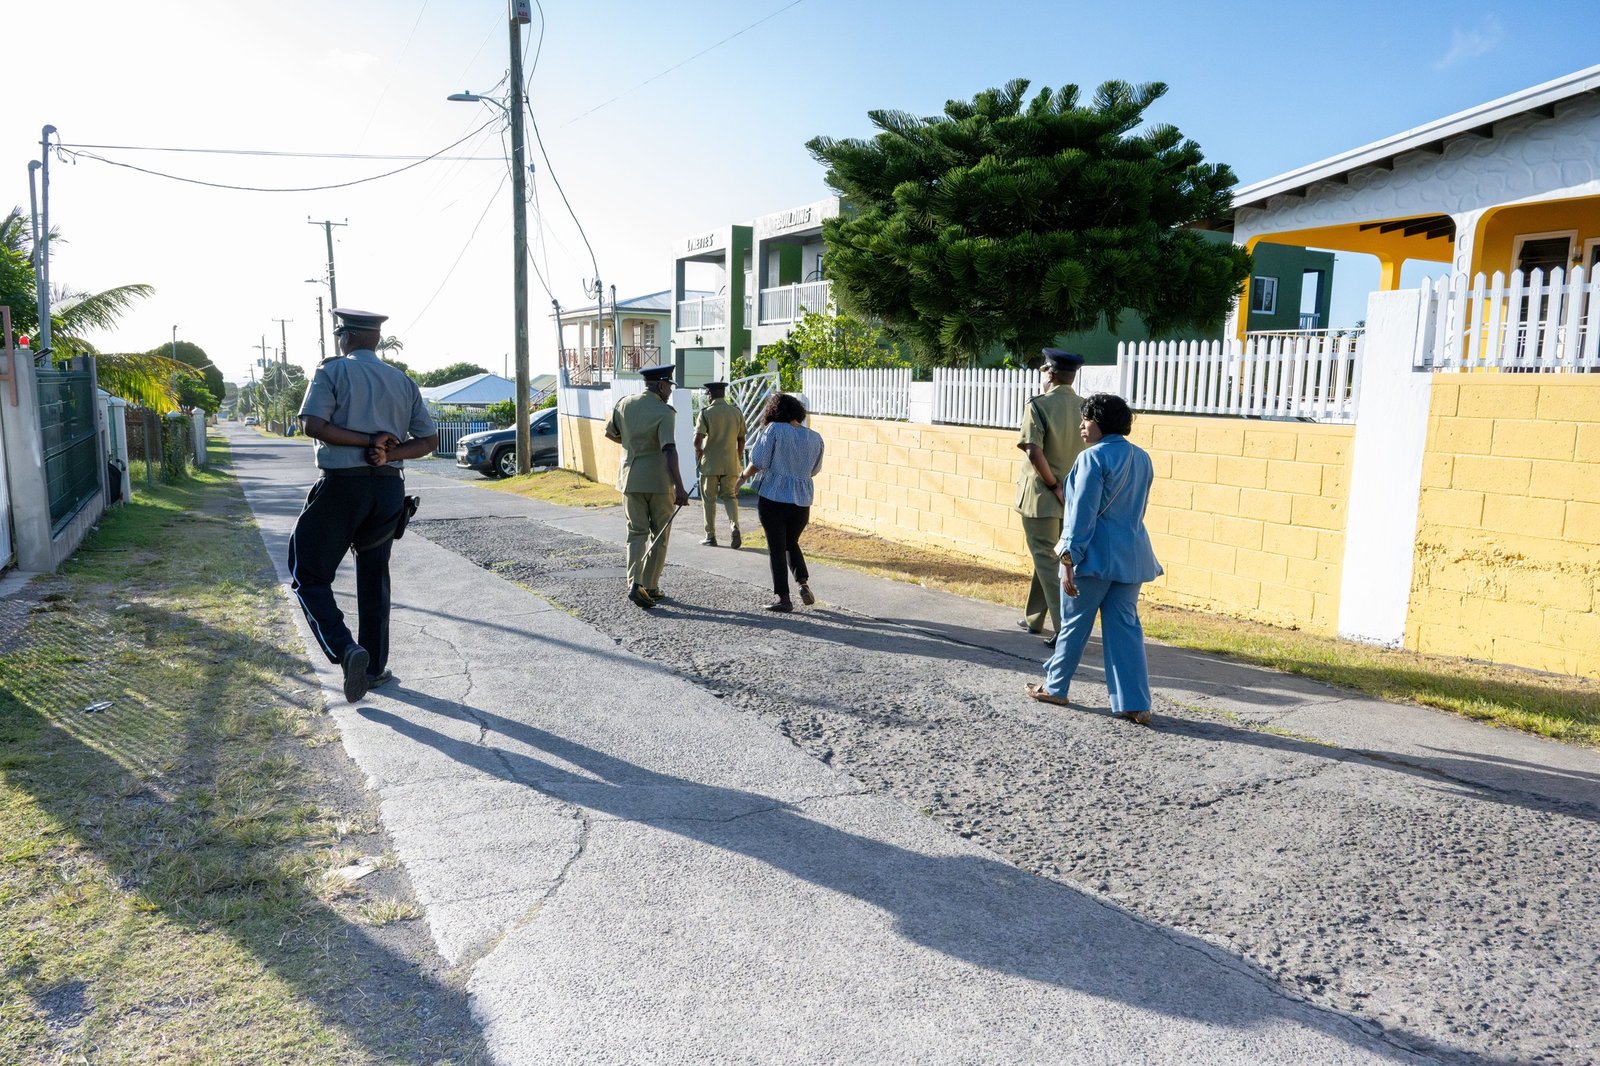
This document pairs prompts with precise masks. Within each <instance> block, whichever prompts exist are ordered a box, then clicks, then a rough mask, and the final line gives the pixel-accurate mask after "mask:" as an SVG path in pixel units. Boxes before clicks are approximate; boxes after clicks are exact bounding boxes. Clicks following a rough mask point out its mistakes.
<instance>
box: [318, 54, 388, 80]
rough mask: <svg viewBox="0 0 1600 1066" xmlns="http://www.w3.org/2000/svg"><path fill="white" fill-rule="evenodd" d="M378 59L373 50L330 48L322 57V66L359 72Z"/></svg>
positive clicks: (347, 71) (350, 72)
mask: <svg viewBox="0 0 1600 1066" xmlns="http://www.w3.org/2000/svg"><path fill="white" fill-rule="evenodd" d="M377 61H378V57H377V56H375V55H373V54H372V53H371V52H346V51H344V50H343V49H340V48H330V49H329V50H328V54H327V55H325V56H323V57H322V66H323V67H324V68H326V69H328V70H340V71H344V72H346V73H349V74H359V73H361V72H362V71H364V70H366V69H367V68H368V67H370V66H372V64H374V63H376V62H377Z"/></svg>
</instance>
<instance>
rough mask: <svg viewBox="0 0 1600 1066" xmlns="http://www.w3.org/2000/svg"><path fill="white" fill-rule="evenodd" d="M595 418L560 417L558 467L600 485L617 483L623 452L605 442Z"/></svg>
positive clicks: (600, 422)
mask: <svg viewBox="0 0 1600 1066" xmlns="http://www.w3.org/2000/svg"><path fill="white" fill-rule="evenodd" d="M605 425H606V424H605V423H604V422H602V421H600V420H599V419H598V418H574V417H572V416H570V415H562V416H561V465H563V466H565V467H568V468H570V469H572V470H576V471H578V473H580V474H582V475H584V476H585V477H587V478H589V479H590V480H591V481H598V482H600V483H601V484H603V485H615V484H616V483H617V470H618V469H619V468H620V467H621V465H622V449H621V448H619V447H617V446H616V445H615V444H613V443H611V442H610V441H608V440H606V435H605V432H604V430H605Z"/></svg>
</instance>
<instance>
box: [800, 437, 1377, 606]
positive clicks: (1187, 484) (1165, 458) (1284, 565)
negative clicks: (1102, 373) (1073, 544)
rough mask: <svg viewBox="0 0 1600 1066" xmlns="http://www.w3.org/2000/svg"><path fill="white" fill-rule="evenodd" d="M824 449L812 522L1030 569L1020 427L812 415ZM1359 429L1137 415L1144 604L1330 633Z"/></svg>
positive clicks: (1021, 569) (1342, 555)
mask: <svg viewBox="0 0 1600 1066" xmlns="http://www.w3.org/2000/svg"><path fill="white" fill-rule="evenodd" d="M812 422H813V426H814V428H815V429H816V430H817V432H819V433H821V434H822V435H823V438H824V439H825V440H826V441H827V448H828V451H827V457H826V460H825V462H824V464H823V471H822V473H821V474H820V475H819V476H818V478H817V495H816V502H815V504H814V506H813V509H812V514H813V515H814V516H815V517H816V518H817V519H818V520H819V521H825V522H828V523H830V524H834V525H841V526H846V527H849V528H854V529H859V530H864V531H867V532H873V533H877V534H878V535H879V536H883V537H887V538H889V539H897V540H902V541H905V542H907V543H913V544H921V545H926V546H931V547H945V548H951V549H954V550H956V551H960V552H962V553H964V554H967V555H973V556H977V557H979V558H983V559H987V560H990V561H992V562H995V563H998V564H1000V565H1004V566H1009V567H1013V568H1015V569H1016V570H1017V571H1018V572H1019V573H1024V572H1026V571H1027V569H1028V566H1029V563H1028V559H1027V556H1026V554H1025V552H1024V550H1023V543H1022V526H1021V523H1020V522H1019V520H1018V518H1017V515H1016V512H1015V511H1013V510H1012V502H1013V501H1014V500H1015V498H1016V479H1017V473H1018V471H1019V469H1020V468H1021V462H1022V458H1021V453H1020V452H1018V451H1017V449H1016V431H1015V430H999V429H977V428H968V427H961V426H924V425H915V424H909V423H904V422H875V421H872V420H869V419H856V418H832V417H827V416H821V415H819V416H815V417H814V418H813V419H812ZM1352 438H1353V430H1352V429H1351V428H1350V427H1348V426H1317V425H1307V424H1299V423H1277V422H1248V421H1244V420H1236V419H1218V418H1196V417H1187V416H1182V415H1141V416H1139V417H1138V418H1137V419H1136V420H1135V422H1134V432H1133V434H1132V438H1131V439H1132V440H1133V441H1134V443H1136V444H1138V445H1139V446H1140V447H1143V448H1144V449H1145V450H1146V451H1148V452H1149V453H1150V457H1151V460H1152V462H1153V463H1154V465H1155V474H1156V483H1155V486H1154V487H1153V489H1152V491H1151V501H1150V510H1149V513H1148V515H1147V525H1148V527H1149V529H1150V535H1151V539H1152V540H1153V541H1154V543H1155V549H1156V555H1157V557H1158V558H1159V559H1160V560H1161V563H1162V565H1163V566H1164V567H1165V568H1166V570H1167V574H1166V576H1165V577H1163V578H1160V579H1158V580H1157V581H1155V582H1153V583H1152V584H1151V585H1150V586H1149V587H1148V588H1147V590H1146V592H1147V595H1149V596H1150V598H1151V599H1154V600H1157V601H1161V602H1166V603H1173V604H1178V605H1182V606H1189V607H1197V608H1203V609H1206V610H1213V611H1221V612H1224V613H1228V614H1233V615H1237V616H1240V617H1246V618H1252V619H1256V620H1259V621H1265V622H1272V623H1276V624H1278V625H1293V626H1299V627H1302V628H1306V629H1314V630H1317V631H1321V632H1329V633H1331V632H1334V631H1335V630H1336V628H1337V624H1338V601H1339V580H1340V567H1341V565H1342V561H1343V558H1344V524H1345V508H1346V502H1347V498H1348V493H1349V489H1348V486H1349V479H1350V454H1351V442H1352Z"/></svg>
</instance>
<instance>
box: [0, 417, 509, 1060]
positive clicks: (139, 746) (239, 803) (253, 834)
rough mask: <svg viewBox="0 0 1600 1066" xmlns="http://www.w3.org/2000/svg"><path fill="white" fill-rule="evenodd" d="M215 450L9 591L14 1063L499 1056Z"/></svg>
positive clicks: (5, 804) (5, 614) (5, 1000)
mask: <svg viewBox="0 0 1600 1066" xmlns="http://www.w3.org/2000/svg"><path fill="white" fill-rule="evenodd" d="M212 459H213V465H212V467H211V468H210V470H208V471H204V472H200V473H197V474H195V475H194V476H192V477H189V478H184V479H181V480H179V481H177V482H176V483H172V484H157V485H156V486H155V487H154V488H153V489H150V490H148V491H144V490H143V487H142V486H141V491H139V492H137V493H136V494H135V497H134V499H133V501H132V502H131V503H129V504H128V505H127V506H125V507H122V508H119V509H118V510H116V511H114V512H112V513H111V514H109V515H107V517H106V518H105V519H104V520H103V522H102V524H101V526H100V528H99V529H98V531H97V532H96V533H95V534H94V535H93V536H92V537H91V539H90V540H89V541H88V542H86V544H85V545H84V546H83V547H82V548H81V549H80V550H79V552H78V553H77V555H75V556H74V558H73V559H72V560H71V561H70V562H69V563H68V565H67V566H65V567H64V568H63V570H62V572H61V573H60V574H58V575H56V576H54V577H51V578H45V579H36V580H35V581H34V582H33V583H32V584H31V585H30V586H29V587H28V588H27V589H26V590H24V593H23V594H22V595H21V596H19V597H16V598H12V599H7V600H0V1062H6V1063H58V1062H102V1061H104V1062H127V1061H140V1062H206V1063H276V1062H283V1063H291V1062H292V1063H369V1062H388V1061H396V1060H399V1061H407V1062H463V1061H477V1060H479V1059H480V1058H481V1057H482V1053H481V1049H480V1047H479V1045H478V1043H477V1036H476V1032H475V1030H474V1028H473V1027H472V1025H471V1022H470V1016H469V1014H468V1012H467V1010H466V1005H465V1000H464V996H463V995H462V993H461V992H460V990H459V988H458V987H457V986H456V981H455V976H454V975H451V974H448V973H443V972H438V971H435V970H434V969H433V968H432V967H433V966H434V965H435V964H434V963H433V962H432V961H431V960H432V959H433V953H432V947H431V943H430V941H429V939H428V936H427V933H426V931H425V930H424V929H422V928H421V927H420V923H416V922H411V921H408V919H410V918H414V917H416V915H417V913H418V912H417V910H416V907H415V904H414V903H412V902H410V900H409V895H410V893H409V886H408V884H407V883H406V882H405V880H404V874H403V872H402V871H399V870H396V869H393V864H392V863H391V864H388V865H387V868H385V869H382V870H380V872H377V873H374V874H372V875H370V876H369V877H367V878H365V879H363V880H362V881H361V882H360V883H359V884H358V885H338V886H335V885H334V884H333V883H332V882H330V879H329V878H328V876H327V875H328V873H329V871H331V870H333V869H336V868H338V867H339V866H342V865H346V864H348V863H349V862H351V861H352V859H353V858H355V857H358V856H361V855H382V854H383V853H384V852H385V850H386V844H385V842H384V838H383V837H382V836H381V834H380V833H379V831H378V820H377V816H376V812H375V811H374V810H373V809H372V807H371V800H370V798H368V797H367V796H366V795H365V793H364V791H363V789H362V785H361V781H360V779H359V776H358V775H357V774H356V773H355V771H354V768H353V766H352V765H351V764H350V763H349V761H348V759H347V758H346V757H345V756H344V753H343V750H342V748H341V747H340V746H339V745H337V744H334V743H330V741H331V740H333V739H336V737H335V736H334V734H333V733H332V728H331V723H330V721H329V720H328V718H327V717H326V716H325V715H324V714H323V713H322V707H321V697H320V691H319V689H318V688H317V686H316V684H315V681H314V678H313V677H312V676H311V675H310V673H309V671H308V670H307V669H306V667H305V664H304V662H303V659H302V653H301V651H300V645H299V639H298V637H297V635H296V633H295V630H294V628H293V625H292V623H291V620H290V618H289V616H288V613H287V608H286V605H285V603H284V601H283V598H282V596H281V594H280V592H279V589H278V587H277V583H276V579H275V577H274V575H273V572H272V569H271V566H270V562H269V560H268V559H267V557H266V554H265V551H264V549H263V547H262V544H261V541H260V538H259V536H258V534H257V531H256V528H255V525H254V522H253V520H252V517H251V515H250V512H249V510H248V508H247V506H246V504H245V501H244V499H243V496H242V494H241V493H240V491H239V488H238V485H237V484H236V483H235V481H234V480H233V478H232V476H231V473H230V472H229V471H228V468H227V462H226V461H227V453H226V449H225V446H224V445H223V444H222V443H221V442H220V440H218V439H216V438H213V441H212Z"/></svg>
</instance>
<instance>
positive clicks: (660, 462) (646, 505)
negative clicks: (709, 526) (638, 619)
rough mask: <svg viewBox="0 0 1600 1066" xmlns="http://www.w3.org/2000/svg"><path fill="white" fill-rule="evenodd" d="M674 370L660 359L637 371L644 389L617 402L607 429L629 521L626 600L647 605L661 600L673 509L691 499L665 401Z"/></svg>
mask: <svg viewBox="0 0 1600 1066" xmlns="http://www.w3.org/2000/svg"><path fill="white" fill-rule="evenodd" d="M672 369H673V368H672V365H671V364H669V363H663V364H661V365H659V366H647V367H645V368H644V369H642V370H640V371H639V376H640V377H642V378H644V391H643V392H641V393H638V394H636V395H634V396H628V397H625V398H623V399H622V400H621V401H619V402H618V403H617V405H616V406H615V407H613V408H612V409H611V417H610V418H608V419H606V428H605V434H606V438H607V439H608V440H612V441H615V442H616V443H618V444H620V445H622V466H621V468H620V469H619V470H618V472H617V488H618V490H620V491H621V493H622V506H623V513H624V514H625V515H626V516H627V519H628V599H630V600H632V601H633V602H634V603H636V604H638V605H639V606H640V607H646V608H648V607H654V606H655V605H656V603H657V601H659V600H660V599H662V595H661V571H662V570H663V569H664V568H665V567H666V565H667V541H668V539H669V538H670V537H671V534H672V516H673V514H674V508H675V507H682V506H683V505H684V504H686V503H688V502H689V493H688V491H687V490H686V489H685V488H684V487H683V475H682V474H681V473H680V472H679V470H678V447H677V444H676V438H675V436H674V433H675V427H676V420H677V413H676V412H675V411H673V409H672V405H671V404H669V403H668V402H667V400H668V399H670V398H671V396H672ZM647 547H648V548H649V549H650V550H649V551H648V553H647V552H646V548H647Z"/></svg>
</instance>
